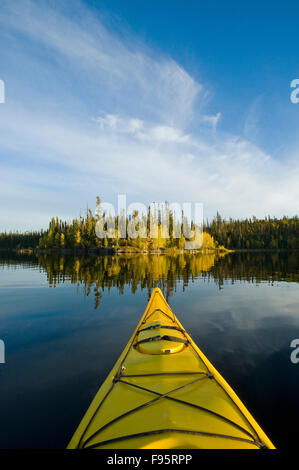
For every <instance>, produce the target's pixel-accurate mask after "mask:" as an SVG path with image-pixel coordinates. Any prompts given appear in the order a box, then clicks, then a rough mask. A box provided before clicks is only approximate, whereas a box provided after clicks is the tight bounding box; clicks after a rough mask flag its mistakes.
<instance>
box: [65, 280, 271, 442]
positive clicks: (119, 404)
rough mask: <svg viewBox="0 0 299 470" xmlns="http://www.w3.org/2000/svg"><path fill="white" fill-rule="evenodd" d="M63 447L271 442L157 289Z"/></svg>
mask: <svg viewBox="0 0 299 470" xmlns="http://www.w3.org/2000/svg"><path fill="white" fill-rule="evenodd" d="M68 448H72V449H74V448H77V449H78V448H79V449H80V448H85V449H90V448H93V449H175V448H177V449H192V448H201V449H260V448H272V449H273V448H274V446H273V444H272V443H271V441H270V440H269V439H268V437H267V436H266V435H265V433H264V432H263V431H262V429H261V428H260V427H259V425H258V424H257V423H256V421H255V420H254V418H253V417H252V416H251V415H250V413H249V412H248V410H247V409H246V408H245V406H244V405H243V404H242V402H241V401H240V400H239V398H238V397H237V395H236V394H235V393H234V392H233V390H232V389H231V388H230V386H229V385H228V384H227V382H226V381H225V380H224V379H223V377H222V376H221V375H220V374H219V373H218V372H217V370H216V369H215V368H214V367H213V366H212V364H211V363H210V362H209V361H208V359H207V358H206V357H205V356H204V354H203V353H202V352H201V351H200V349H199V348H198V347H197V346H196V344H195V343H194V342H193V341H192V339H191V337H190V336H189V335H188V333H187V332H186V331H185V330H184V328H183V327H182V325H181V324H180V322H179V321H178V319H177V318H176V316H175V315H174V314H173V312H172V311H171V309H170V307H169V305H168V304H167V302H166V300H165V298H164V296H163V294H162V292H161V290H160V289H158V288H156V289H154V290H153V293H152V296H151V298H150V301H149V303H148V306H147V308H146V310H145V312H144V314H143V316H142V318H141V320H140V322H139V324H138V326H137V328H136V330H135V332H134V334H133V336H132V338H131V339H130V341H129V343H128V344H127V346H126V348H125V349H124V351H123V353H122V355H121V356H120V358H119V360H118V361H117V363H116V364H115V366H114V368H113V369H112V371H111V373H110V374H109V376H108V377H107V379H106V380H105V382H104V383H103V385H102V386H101V388H100V389H99V391H98V393H97V394H96V396H95V398H94V400H93V401H92V403H91V405H90V407H89V409H88V410H87V412H86V414H85V416H84V417H83V419H82V421H81V423H80V425H79V427H78V429H77V431H76V432H75V434H74V436H73V438H72V439H71V442H70V443H69V446H68Z"/></svg>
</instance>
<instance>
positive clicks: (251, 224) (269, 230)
mask: <svg viewBox="0 0 299 470" xmlns="http://www.w3.org/2000/svg"><path fill="white" fill-rule="evenodd" d="M204 230H205V231H207V232H208V233H209V234H210V235H211V236H212V237H213V238H214V239H215V240H216V241H217V242H218V243H219V244H220V245H224V246H225V247H226V248H227V249H258V250H263V249H299V236H298V235H299V218H298V217H297V216H295V217H283V218H282V219H275V218H271V217H266V218H265V219H257V218H256V217H253V218H252V219H245V220H233V219H229V220H224V219H222V218H221V216H220V215H219V214H217V216H216V217H215V218H214V219H213V220H212V222H210V223H209V222H207V223H206V224H205V227H204Z"/></svg>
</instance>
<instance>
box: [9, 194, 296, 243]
mask: <svg viewBox="0 0 299 470" xmlns="http://www.w3.org/2000/svg"><path fill="white" fill-rule="evenodd" d="M97 202H98V206H99V205H100V198H98V200H97ZM166 207H167V206H166ZM103 215H104V214H103V213H101V212H98V213H97V214H96V215H93V213H92V211H91V210H90V209H88V208H87V211H86V215H85V216H80V217H79V218H76V219H74V220H73V221H72V222H65V221H62V220H60V219H58V217H56V218H54V217H53V218H52V220H51V221H50V224H49V228H48V230H46V231H44V232H43V231H41V232H26V233H18V232H16V233H0V249H6V250H11V249H16V250H20V249H35V248H40V249H64V248H69V249H73V250H92V249H103V248H105V249H113V250H117V251H134V250H135V251H136V250H137V251H142V250H144V251H156V250H168V251H171V250H173V251H176V250H182V249H183V248H184V245H185V241H186V239H185V237H184V235H183V223H182V222H178V221H177V219H176V218H175V217H174V214H173V213H172V212H171V211H168V212H167V218H168V220H169V238H166V237H165V233H164V232H163V231H164V229H165V224H164V222H163V215H161V213H158V216H157V217H155V224H156V227H155V228H156V233H157V237H156V238H153V237H151V231H150V228H151V227H152V226H153V225H151V224H150V221H152V218H153V214H151V212H150V208H149V210H148V214H147V217H145V216H144V215H143V216H139V214H138V213H137V212H135V213H134V214H133V216H129V217H127V218H126V220H125V224H126V228H127V229H128V228H129V227H132V226H134V227H135V229H136V230H139V229H140V227H144V231H143V234H142V236H138V237H137V238H130V236H128V235H127V237H126V238H121V237H120V236H119V234H120V231H121V221H120V219H119V217H114V218H112V217H111V218H110V222H111V221H113V225H114V226H115V233H114V238H110V237H107V236H106V237H105V238H103V239H100V238H98V237H97V236H96V224H97V222H98V221H100V220H101V219H102V220H104V219H103ZM105 220H107V218H106V219H105ZM183 220H184V218H183ZM155 224H154V226H155ZM108 226H109V218H108V222H105V224H104V229H107V228H108ZM192 228H194V227H193V226H192ZM177 230H178V231H179V232H180V233H181V236H180V238H176V236H175V234H176V233H177ZM128 232H129V233H130V231H128ZM298 233H299V218H298V217H297V216H295V217H291V218H289V217H283V218H282V219H275V218H270V217H266V218H265V219H257V218H256V217H253V218H252V219H245V220H233V219H229V220H224V219H222V218H221V216H220V215H219V214H217V216H216V217H215V218H214V219H213V220H212V221H211V222H207V223H206V224H205V225H204V233H203V249H204V250H215V249H224V247H225V248H226V249H232V250H233V249H258V250H263V249H299V237H298Z"/></svg>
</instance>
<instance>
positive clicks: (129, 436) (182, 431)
mask: <svg viewBox="0 0 299 470" xmlns="http://www.w3.org/2000/svg"><path fill="white" fill-rule="evenodd" d="M163 433H180V434H194V435H197V436H198V435H199V436H206V437H215V438H220V439H231V440H233V441H241V442H247V443H248V444H252V445H255V446H256V447H258V448H259V449H262V448H264V447H265V446H264V444H262V443H261V442H258V441H251V440H249V439H244V438H242V437H235V436H229V435H226V434H214V433H209V432H205V431H193V430H189V429H156V430H154V431H145V432H142V433H136V434H127V435H125V436H119V437H115V438H113V439H108V440H105V441H100V442H97V443H95V444H92V445H90V446H88V447H86V449H94V448H96V447H100V446H104V445H107V444H111V443H112V442H117V441H124V440H127V439H133V438H135V437H145V436H149V435H154V434H163Z"/></svg>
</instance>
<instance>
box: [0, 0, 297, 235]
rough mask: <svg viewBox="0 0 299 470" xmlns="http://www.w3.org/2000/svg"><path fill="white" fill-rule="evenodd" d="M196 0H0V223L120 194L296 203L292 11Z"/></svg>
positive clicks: (29, 223) (226, 211) (289, 207)
mask: <svg viewBox="0 0 299 470" xmlns="http://www.w3.org/2000/svg"><path fill="white" fill-rule="evenodd" d="M207 3H208V2H201V1H185V2H184V3H183V2H181V1H173V0H172V1H168V0H164V1H163V2H158V1H153V0H151V1H150V2H140V1H137V0H130V1H129V0H127V1H125V0H113V1H111V0H109V1H108V0H104V1H96V0H93V1H91V0H89V1H87V0H86V1H77V0H72V2H66V1H51V0H48V1H43V0H39V1H27V0H19V1H15V2H11V1H9V0H2V1H1V6H0V56H1V62H0V79H1V80H3V81H4V82H5V87H6V102H5V104H0V162H1V174H0V195H1V201H2V204H1V207H0V230H11V229H21V230H27V229H32V228H34V229H38V228H40V227H46V226H47V225H48V220H49V218H50V217H52V216H53V215H55V216H56V215H58V216H59V217H61V218H64V219H71V218H73V217H75V216H77V215H78V213H79V211H80V209H82V210H84V209H85V207H86V204H89V206H90V207H91V208H92V209H94V207H95V199H96V196H97V195H101V196H102V198H103V199H104V200H105V201H107V202H112V203H114V202H116V196H117V194H123V193H125V194H127V197H128V202H133V201H136V202H144V203H150V202H152V201H164V200H168V201H170V202H189V201H190V202H192V201H193V202H203V204H204V215H205V217H209V218H211V217H212V216H213V215H215V213H216V211H217V210H218V211H219V212H220V213H221V214H222V215H223V216H225V217H229V216H232V217H247V216H252V215H256V216H258V217H263V216H265V215H268V214H270V215H273V216H282V215H284V214H286V215H290V216H291V215H294V214H296V213H297V211H298V203H297V201H298V197H299V190H298V177H299V164H298V147H299V142H298V137H297V136H298V129H299V104H297V105H296V104H293V103H291V101H290V93H291V88H290V82H291V81H292V80H293V79H295V78H299V49H298V39H299V30H298V12H299V8H298V7H297V6H295V3H294V2H276V3H275V4H271V6H269V3H268V2H243V3H241V2H213V3H212V4H210V5H207ZM244 3H245V5H244Z"/></svg>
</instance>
